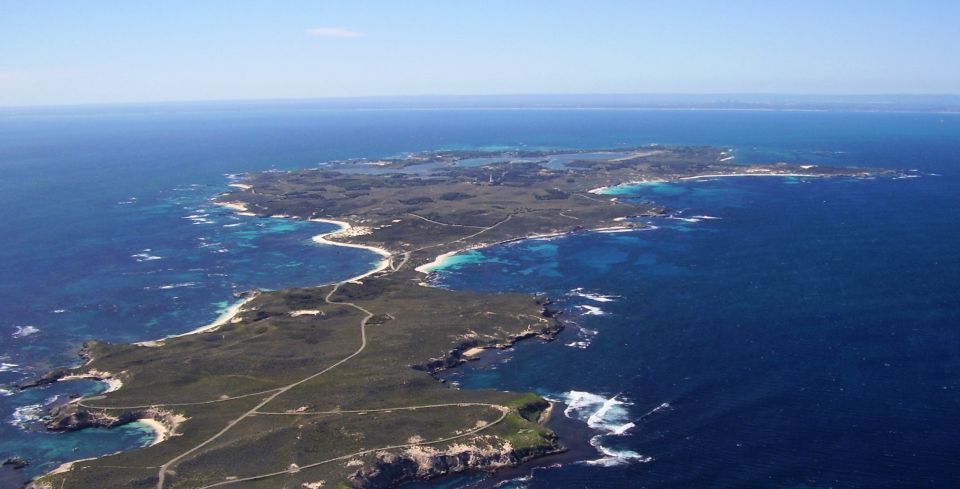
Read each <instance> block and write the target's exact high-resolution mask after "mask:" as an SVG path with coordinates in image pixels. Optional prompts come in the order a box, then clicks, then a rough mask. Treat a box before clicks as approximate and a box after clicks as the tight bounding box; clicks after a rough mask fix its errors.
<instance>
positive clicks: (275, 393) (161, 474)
mask: <svg viewBox="0 0 960 489" xmlns="http://www.w3.org/2000/svg"><path fill="white" fill-rule="evenodd" d="M416 217H421V216H416ZM512 217H513V214H510V215H508V216H507V217H505V218H504V219H502V220H501V221H498V222H497V223H495V224H493V225H491V226H488V227H485V228H482V229H480V230H479V231H478V232H476V233H473V234H470V235H467V236H464V237H462V238H459V239H456V240H454V241H452V242H450V243H440V244H438V245H433V246H429V247H425V248H421V250H422V249H426V248H432V247H435V246H443V245H446V244H453V243H460V242H463V241H466V240H468V239H471V238H473V237H475V236H479V235H480V234H483V233H485V232H487V231H489V230H491V229H493V228H495V227H497V226H499V225H501V224H503V223H505V222H507V221H509V220H510V219H511V218H512ZM421 219H425V218H423V217H421ZM463 227H468V226H463ZM331 244H337V243H333V242H331ZM415 251H420V250H415ZM411 254H412V252H406V253H403V261H402V262H400V265H399V266H396V267H394V266H393V265H392V262H393V258H394V256H395V255H390V256H388V257H387V258H386V259H387V260H389V262H390V263H391V265H390V266H389V268H390V271H388V272H387V273H391V272H395V271H398V270H400V268H402V267H403V266H404V265H406V263H407V261H408V260H409V258H410V255H411ZM352 280H355V279H349V280H346V281H342V282H337V283H336V284H334V285H333V288H331V289H330V292H328V293H327V295H326V296H325V297H324V298H323V300H324V301H325V302H326V303H327V304H339V305H344V306H349V307H353V308H354V309H357V310H358V311H360V312H363V313H364V314H365V316H364V318H363V319H362V320H361V321H360V347H359V348H357V350H356V351H355V352H353V353H351V354H350V355H348V356H346V357H345V358H343V359H342V360H340V361H338V362H336V363H334V364H333V365H330V366H329V367H327V368H325V369H323V370H321V371H319V372H316V373H314V374H311V375H309V376H307V377H304V378H303V379H301V380H298V381H296V382H294V383H292V384H288V385H286V386H283V387H278V388H276V389H271V390H267V391H262V392H255V393H252V394H244V395H241V396H233V397H230V398H224V399H216V400H210V401H202V402H197V403H180V404H166V405H165V406H177V405H179V406H185V405H199V404H213V403H217V402H224V401H230V400H233V399H240V398H243V397H252V396H256V395H258V394H268V393H272V394H270V395H269V396H267V397H266V398H264V399H263V400H262V401H261V402H260V403H258V404H257V405H256V406H254V407H253V408H251V409H250V410H248V411H247V412H245V413H243V414H242V415H240V416H239V417H237V418H235V419H233V420H231V421H230V422H229V423H227V425H226V426H224V428H223V429H221V430H220V431H218V432H217V433H215V434H214V435H213V436H211V437H210V438H207V439H206V440H204V441H203V442H201V443H200V444H198V445H196V446H194V447H193V448H191V449H189V450H187V451H185V452H183V453H181V454H180V455H177V456H176V457H174V458H172V459H170V460H168V461H167V462H166V463H164V464H163V465H161V466H160V470H159V471H158V473H157V477H158V480H157V489H164V485H165V484H166V476H167V473H168V471H170V469H171V468H173V467H175V466H176V465H177V463H178V462H180V461H181V460H183V459H185V458H187V457H188V456H190V455H192V454H193V453H195V452H197V451H198V450H200V449H201V448H203V447H205V446H207V445H209V444H210V443H212V442H214V441H215V440H217V439H218V438H220V437H221V436H223V435H224V434H225V433H227V432H228V431H230V430H231V429H233V427H234V426H236V425H237V424H238V423H240V422H242V421H243V420H245V419H247V418H249V417H250V416H254V415H257V414H260V408H262V407H264V406H266V405H267V404H269V403H270V402H272V401H273V400H274V399H276V398H277V397H279V396H281V395H283V394H284V393H286V392H287V391H289V390H290V389H293V388H294V387H297V386H299V385H301V384H303V383H305V382H309V381H311V380H313V379H315V378H317V377H319V376H321V375H323V374H325V373H327V372H329V371H331V370H333V369H335V368H337V367H339V366H341V365H343V364H344V363H346V362H348V361H349V360H350V359H352V358H354V357H356V356H357V355H359V354H361V353H362V352H363V350H365V349H366V348H367V322H368V321H369V320H370V318H372V317H373V316H374V314H373V313H372V312H370V311H369V310H367V309H365V308H363V307H362V306H359V305H357V304H355V303H353V302H336V301H333V300H332V299H331V298H332V297H333V294H335V293H336V292H337V290H338V289H339V288H340V286H341V285H343V284H344V283H347V282H350V281H352ZM460 405H461V406H467V405H479V404H472V403H469V404H460ZM485 405H486V406H488V407H493V408H496V409H498V410H500V411H501V415H500V418H498V419H497V420H496V421H494V422H492V423H489V424H486V425H484V426H481V427H479V428H476V429H473V430H470V431H467V432H464V433H462V434H460V435H456V436H453V437H448V438H443V439H440V440H435V441H431V442H424V443H407V444H402V445H394V446H389V447H380V448H376V449H371V450H364V451H361V452H357V453H351V454H348V455H343V456H340V457H335V458H331V459H328V460H324V461H321V462H316V463H313V464H310V465H305V466H303V467H300V468H299V469H298V470H300V469H305V468H310V467H316V466H318V465H323V464H326V463H330V462H334V461H337V460H343V459H345V458H350V457H355V456H360V455H365V454H367V453H372V452H375V451H380V450H391V449H396V448H409V447H412V446H418V445H431V444H437V443H443V442H447V441H450V440H456V439H459V438H463V437H466V436H470V435H472V434H474V433H477V432H479V431H482V430H484V429H487V428H489V427H491V426H493V425H495V424H497V423H499V422H501V421H503V419H504V418H505V417H506V416H507V413H508V412H509V409H508V408H506V407H504V406H499V405H495V404H485ZM161 406H164V405H159V404H156V405H152V406H141V407H134V408H129V409H142V408H146V407H161ZM440 406H441V405H428V406H412V407H407V408H402V409H411V408H415V409H426V408H433V407H440ZM443 406H444V407H450V406H449V405H443ZM112 409H121V408H112ZM398 409H401V408H398ZM370 411H371V410H368V411H367V412H370ZM372 411H376V410H372ZM264 414H266V413H264ZM288 473H291V472H290V470H285V471H280V472H272V473H268V474H261V475H257V476H251V477H247V478H243V479H235V480H230V481H224V482H220V483H217V484H213V485H209V486H204V487H217V486H223V485H227V484H236V483H238V482H245V481H251V480H257V479H263V478H266V477H272V476H276V475H281V474H288Z"/></svg>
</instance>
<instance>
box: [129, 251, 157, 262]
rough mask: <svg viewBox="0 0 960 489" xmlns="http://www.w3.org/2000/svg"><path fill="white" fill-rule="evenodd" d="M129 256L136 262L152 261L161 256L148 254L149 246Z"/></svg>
mask: <svg viewBox="0 0 960 489" xmlns="http://www.w3.org/2000/svg"><path fill="white" fill-rule="evenodd" d="M130 257H131V258H135V259H136V260H137V261H138V262H145V261H153V260H162V259H163V257H160V256H157V255H151V254H150V248H147V249H145V250H143V251H141V252H140V253H137V254H134V255H130Z"/></svg>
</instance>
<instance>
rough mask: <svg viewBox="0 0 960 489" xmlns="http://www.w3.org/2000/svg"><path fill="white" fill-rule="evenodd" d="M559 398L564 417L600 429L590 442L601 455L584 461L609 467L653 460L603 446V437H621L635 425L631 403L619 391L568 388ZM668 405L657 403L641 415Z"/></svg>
mask: <svg viewBox="0 0 960 489" xmlns="http://www.w3.org/2000/svg"><path fill="white" fill-rule="evenodd" d="M563 401H564V402H565V403H566V405H567V407H566V409H564V411H563V414H564V415H565V416H567V417H568V418H572V419H578V420H580V421H584V422H586V424H587V426H589V427H591V428H593V429H595V430H597V431H599V432H600V433H599V434H597V435H594V436H593V437H592V438H590V445H592V446H593V447H594V448H596V449H597V451H598V452H600V454H601V455H603V456H602V457H601V458H599V459H596V460H589V461H586V462H585V463H587V464H590V465H599V466H603V467H613V466H617V465H624V464H628V463H647V462H650V461H652V460H653V457H649V456H646V455H643V454H640V453H637V452H634V451H631V450H624V449H615V448H611V447H608V446H604V445H603V441H604V439H605V438H607V437H611V436H623V435H625V434H627V433H628V432H629V431H630V430H631V429H633V428H634V427H636V425H635V424H634V421H632V420H631V415H630V411H629V409H628V407H629V406H630V405H631V403H630V402H629V401H627V400H626V399H623V398H621V397H620V395H619V394H618V395H615V396H613V397H606V396H603V395H599V394H594V393H591V392H585V391H569V392H567V393H566V394H564V395H563ZM668 407H669V404H667V403H664V404H661V405H660V406H658V407H657V408H655V409H653V410H652V411H650V412H649V413H647V414H646V415H644V416H648V415H650V414H652V413H654V412H657V411H658V410H661V409H666V408H668Z"/></svg>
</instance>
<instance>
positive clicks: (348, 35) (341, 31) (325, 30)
mask: <svg viewBox="0 0 960 489" xmlns="http://www.w3.org/2000/svg"><path fill="white" fill-rule="evenodd" d="M307 34H309V35H310V36H312V37H336V38H340V39H352V38H357V37H363V33H362V32H357V31H354V30H351V29H347V28H346V27H314V28H312V29H307Z"/></svg>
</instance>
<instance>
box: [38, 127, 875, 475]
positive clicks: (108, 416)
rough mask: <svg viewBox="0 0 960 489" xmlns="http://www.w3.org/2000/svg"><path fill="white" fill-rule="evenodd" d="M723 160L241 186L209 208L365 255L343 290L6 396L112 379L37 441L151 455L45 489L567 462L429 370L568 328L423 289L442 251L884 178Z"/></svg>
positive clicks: (527, 307) (406, 162) (502, 161)
mask: <svg viewBox="0 0 960 489" xmlns="http://www.w3.org/2000/svg"><path fill="white" fill-rule="evenodd" d="M732 160H733V156H732V154H731V152H730V151H729V150H724V149H720V148H710V147H671V146H643V147H635V148H617V149H600V150H576V151H571V150H544V151H533V150H531V151H511V152H483V151H456V150H451V151H431V152H424V153H416V154H408V155H401V156H398V157H395V158H387V159H382V160H347V161H336V162H328V163H325V164H322V165H319V166H317V167H315V168H310V169H304V170H299V171H275V172H262V173H253V174H248V175H244V176H243V178H242V179H241V180H239V181H237V182H234V183H232V184H231V187H230V191H229V192H226V193H224V194H222V195H219V196H217V197H216V201H217V202H218V203H220V204H221V205H224V206H226V207H229V208H231V209H233V210H234V211H236V212H238V213H242V214H247V215H250V216H257V217H260V218H264V219H277V218H283V219H300V220H312V221H320V222H330V223H333V224H336V225H337V227H338V228H339V229H338V230H336V231H334V232H331V233H327V234H324V235H320V236H317V237H316V238H315V240H316V241H317V242H320V243H325V244H333V245H342V246H353V247H362V248H366V249H369V250H371V251H373V252H375V253H378V254H380V255H381V256H382V260H381V261H380V263H379V265H378V266H377V267H376V268H375V269H373V270H371V271H369V272H368V273H365V274H363V275H361V276H359V277H353V278H350V279H347V280H344V281H341V282H338V283H333V284H327V285H321V286H317V287H312V288H294V289H287V290H280V291H270V292H260V291H250V292H248V293H247V294H245V297H244V298H243V300H242V301H241V302H240V303H238V304H237V305H236V307H234V308H233V309H232V310H231V311H230V313H229V314H227V315H225V316H224V317H222V318H221V319H220V320H218V321H217V322H215V323H213V324H211V325H209V326H207V327H204V328H200V329H198V330H196V331H193V332H191V333H189V334H183V335H179V336H175V337H169V338H164V339H159V340H154V341H145V342H141V343H137V344H128V345H118V344H108V343H102V342H94V341H91V342H88V343H87V344H86V345H85V348H84V351H83V355H84V356H85V359H86V362H85V363H84V364H83V365H82V366H80V367H77V368H73V369H58V370H55V371H53V372H50V373H49V374H48V375H47V376H45V377H44V378H41V379H37V380H35V381H34V382H31V383H28V384H25V385H23V386H21V387H23V388H29V387H30V386H32V385H40V384H43V383H49V382H56V381H62V380H64V379H71V378H94V379H99V380H103V381H109V382H111V383H112V386H111V390H110V391H109V392H107V393H105V394H103V395H98V396H93V397H85V398H80V399H76V400H73V401H71V402H70V403H68V404H66V405H62V406H59V407H57V408H55V409H53V410H52V412H51V413H50V415H49V416H48V418H47V419H46V425H47V427H48V428H49V429H52V430H76V429H83V428H86V427H93V426H100V427H112V426H118V425H121V424H125V423H131V422H145V423H148V424H150V425H151V426H153V427H154V429H155V430H156V431H157V433H158V437H157V441H156V443H154V444H153V445H152V446H150V447H146V448H142V449H138V450H132V451H129V452H123V453H118V454H114V455H110V456H106V457H101V458H98V459H92V460H81V461H76V462H72V463H70V464H65V465H64V466H62V467H60V468H59V469H58V470H55V471H53V472H51V473H49V474H46V475H44V476H43V477H40V478H39V479H37V480H36V481H34V482H33V483H32V484H31V485H32V487H34V488H38V489H41V488H42V489H47V488H50V489H53V488H103V487H127V488H157V489H165V488H214V487H226V486H231V487H244V488H277V487H288V488H308V489H317V488H321V487H323V488H387V487H396V486H397V485H400V484H402V483H403V482H406V481H411V480H417V479H427V478H432V477H437V476H442V475H447V474H453V473H459V472H464V471H493V470H497V469H500V468H503V467H512V466H517V465H519V464H522V463H524V462H526V461H529V460H531V459H534V458H537V457H543V456H546V455H549V454H554V453H558V452H561V451H563V450H564V440H563V439H561V437H558V436H557V434H556V433H554V432H553V431H552V430H551V429H550V428H548V427H547V425H546V423H547V420H548V419H549V418H550V415H551V411H552V405H551V403H550V402H548V401H547V400H545V399H543V398H541V397H540V396H538V395H535V394H531V393H512V392H498V391H491V390H469V389H463V390H461V389H458V388H457V387H456V386H454V385H450V384H449V383H446V382H443V381H442V379H440V378H439V376H437V375H436V374H437V373H438V372H440V371H442V370H444V369H450V368H455V367H456V366H457V365H460V364H461V363H464V362H466V361H469V360H471V359H472V358H475V357H476V356H477V355H478V354H480V353H481V352H483V351H484V350H485V349H491V348H505V347H508V346H510V345H512V344H513V343H515V342H516V341H519V340H522V339H526V338H540V339H543V340H550V339H551V338H553V337H554V336H555V335H556V334H557V333H558V332H560V331H561V330H562V328H563V327H564V324H565V322H566V321H567V320H568V319H565V316H564V315H563V314H562V311H559V310H556V309H555V308H554V307H552V304H551V300H550V298H549V297H541V296H535V295H528V294H517V293H498V294H488V293H478V292H469V291H455V290H447V289H443V288H439V287H433V286H431V285H430V278H431V273H432V270H433V269H435V268H436V267H438V266H440V265H442V263H443V262H444V260H445V259H447V258H448V257H450V256H452V255H453V254H455V253H458V252H462V251H464V250H469V249H475V248H479V247H486V246H491V245H494V244H498V243H505V242H509V241H514V240H521V239H529V238H536V237H545V236H556V235H562V234H567V233H578V232H591V231H608V232H609V231H623V230H630V229H631V228H639V227H642V226H644V224H643V221H644V219H645V218H650V217H653V216H664V215H668V214H669V213H670V210H669V209H665V208H663V207H661V206H659V205H657V204H656V203H654V202H640V201H633V200H630V199H621V198H618V197H616V196H612V195H609V194H606V193H605V192H604V189H606V188H610V187H613V186H617V185H623V184H631V183H639V182H661V181H663V182H666V181H674V180H678V179H685V178H702V177H716V176H735V175H736V176H789V175H793V176H801V177H823V178H826V177H873V176H876V175H884V174H889V173H890V172H889V171H886V170H881V169H869V168H830V167H822V166H817V165H791V164H784V163H774V164H764V165H743V164H735V163H733V161H732Z"/></svg>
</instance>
